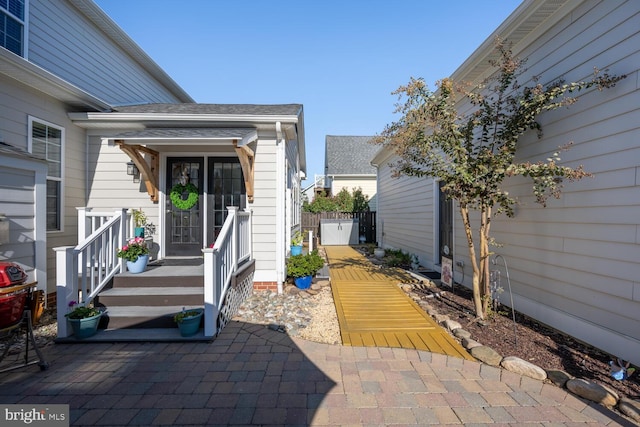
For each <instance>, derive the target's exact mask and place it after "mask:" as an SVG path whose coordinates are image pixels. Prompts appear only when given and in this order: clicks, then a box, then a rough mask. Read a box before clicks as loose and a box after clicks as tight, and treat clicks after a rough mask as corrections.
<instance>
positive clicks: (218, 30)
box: [96, 0, 521, 186]
mask: <svg viewBox="0 0 640 427" xmlns="http://www.w3.org/2000/svg"><path fill="white" fill-rule="evenodd" d="M96 3H97V4H98V5H99V6H100V7H101V8H102V9H103V10H104V11H105V12H106V13H107V14H108V15H109V16H110V17H111V18H112V19H113V20H114V21H115V22H116V23H117V24H118V25H119V26H120V27H122V29H123V30H124V31H125V32H126V33H127V34H129V36H130V37H131V38H132V39H133V40H134V41H135V42H136V43H138V44H139V45H140V47H142V49H144V50H145V51H146V52H147V54H149V56H151V58H153V59H154V60H155V61H156V62H157V63H158V64H159V65H160V66H161V67H162V68H163V69H164V70H165V71H166V72H167V73H168V74H169V75H170V76H171V77H172V78H173V79H174V80H175V81H176V82H177V83H178V84H179V85H180V86H182V88H183V89H184V90H185V91H186V92H187V93H189V95H191V97H192V98H194V99H195V101H196V102H201V103H215V104H289V103H299V104H303V106H304V116H305V138H306V149H307V176H308V179H307V181H305V182H304V183H303V185H304V186H307V185H310V184H311V183H312V182H313V181H312V180H313V177H314V175H315V174H322V173H323V169H324V141H325V136H326V135H375V134H377V133H380V132H381V131H382V129H383V128H384V126H385V125H386V124H388V123H390V122H392V121H393V120H394V118H395V116H394V114H393V110H394V105H395V102H396V101H397V98H396V97H395V96H393V95H391V92H393V91H394V90H395V89H397V88H398V87H399V86H400V85H403V84H405V83H407V82H408V81H409V79H410V78H411V77H422V78H424V79H425V81H426V82H427V83H428V85H429V86H430V87H432V88H433V87H434V83H435V82H436V80H439V79H441V78H443V77H446V76H449V75H451V74H452V73H453V72H454V71H455V70H456V69H457V68H458V66H460V65H461V64H462V62H463V61H464V60H465V59H466V58H467V57H468V56H469V55H471V54H472V53H473V52H474V51H475V49H476V48H478V47H479V46H480V44H481V43H482V42H483V41H484V40H485V39H487V38H488V37H489V36H490V35H491V34H492V33H493V31H494V30H495V29H496V28H497V27H498V26H499V25H500V24H501V23H502V22H503V21H504V20H505V19H506V17H508V16H509V14H511V12H513V11H514V10H515V9H516V7H517V6H518V5H519V4H520V3H521V0H448V1H447V0H444V1H443V0H393V1H392V0H341V1H334V0H317V1H314V0H295V1H293V0H291V1H289V0H268V1H267V0H233V1H231V0H224V1H223V0H188V1H187V0H182V1H175V0H171V1H169V0H135V1H133V0H96Z"/></svg>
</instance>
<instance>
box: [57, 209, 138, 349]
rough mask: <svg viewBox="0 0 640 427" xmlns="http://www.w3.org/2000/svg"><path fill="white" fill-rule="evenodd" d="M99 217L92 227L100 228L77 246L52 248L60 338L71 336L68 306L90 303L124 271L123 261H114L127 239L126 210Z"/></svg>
mask: <svg viewBox="0 0 640 427" xmlns="http://www.w3.org/2000/svg"><path fill="white" fill-rule="evenodd" d="M98 217H99V218H100V219H99V222H94V223H93V224H94V225H100V226H99V227H98V228H97V229H96V230H95V231H94V232H93V233H91V235H90V236H88V237H86V238H84V237H83V238H82V239H81V240H80V243H78V245H77V246H75V247H73V246H62V247H57V248H54V250H55V251H56V273H57V275H56V299H57V305H56V306H57V312H58V313H57V318H58V337H59V338H66V337H68V336H69V335H70V331H69V330H68V328H67V326H68V325H67V321H66V318H65V317H64V315H65V314H66V313H67V312H68V307H69V303H70V302H71V301H76V302H78V303H79V304H80V305H87V304H89V303H91V302H92V301H93V299H94V298H95V297H96V296H97V295H98V293H100V291H101V290H102V289H103V288H104V287H105V286H106V284H107V283H108V282H109V280H111V278H112V277H113V276H115V275H116V274H117V273H119V272H121V271H124V260H123V259H122V258H118V257H117V252H118V248H120V247H122V245H123V244H124V242H125V238H126V228H127V210H126V209H119V210H116V211H115V212H113V213H111V218H110V219H106V217H104V215H103V216H96V218H98ZM79 228H80V227H79ZM83 232H84V231H83Z"/></svg>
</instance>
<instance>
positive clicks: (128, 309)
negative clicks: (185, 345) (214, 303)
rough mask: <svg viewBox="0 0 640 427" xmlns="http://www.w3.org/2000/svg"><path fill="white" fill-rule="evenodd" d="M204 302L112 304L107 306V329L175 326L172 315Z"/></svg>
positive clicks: (197, 306)
mask: <svg viewBox="0 0 640 427" xmlns="http://www.w3.org/2000/svg"><path fill="white" fill-rule="evenodd" d="M203 306H204V304H193V305H171V306H113V307H108V308H107V313H106V315H105V316H103V317H106V320H105V322H106V325H101V327H103V326H104V327H106V329H107V330H112V329H120V328H175V327H176V324H175V322H174V321H173V316H174V315H175V314H176V313H178V312H180V311H181V310H182V309H183V308H186V309H190V308H202V307H203Z"/></svg>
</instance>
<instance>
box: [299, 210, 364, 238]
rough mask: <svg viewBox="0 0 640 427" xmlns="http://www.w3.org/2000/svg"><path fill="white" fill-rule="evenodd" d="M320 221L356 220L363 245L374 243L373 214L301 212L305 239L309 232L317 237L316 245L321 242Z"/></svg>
mask: <svg viewBox="0 0 640 427" xmlns="http://www.w3.org/2000/svg"><path fill="white" fill-rule="evenodd" d="M322 219H358V224H359V229H358V235H359V236H364V238H365V241H364V243H376V213H375V212H319V213H313V212H302V218H301V223H302V231H303V233H304V234H305V237H306V235H307V233H308V232H309V231H312V232H313V235H314V236H316V237H318V243H320V242H322V236H321V235H320V220H322Z"/></svg>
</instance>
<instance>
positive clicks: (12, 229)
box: [0, 153, 36, 269]
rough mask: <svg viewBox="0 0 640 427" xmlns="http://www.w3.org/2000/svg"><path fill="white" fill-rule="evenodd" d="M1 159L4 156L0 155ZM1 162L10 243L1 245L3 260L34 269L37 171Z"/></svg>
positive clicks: (1, 206) (0, 193)
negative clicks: (5, 164) (17, 167)
mask: <svg viewBox="0 0 640 427" xmlns="http://www.w3.org/2000/svg"><path fill="white" fill-rule="evenodd" d="M0 156H3V155H2V153H0ZM3 163H9V164H10V163H12V159H10V158H7V159H6V161H5V162H0V213H2V214H3V215H5V216H6V218H7V219H6V220H5V221H6V222H8V225H9V242H3V243H2V244H1V245H0V261H11V262H17V263H19V264H20V265H22V266H25V268H27V269H28V267H29V266H31V267H33V266H35V261H36V260H35V240H36V236H35V234H36V230H35V213H36V211H35V197H34V196H35V172H34V171H31V170H24V169H16V168H13V167H9V166H3Z"/></svg>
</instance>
